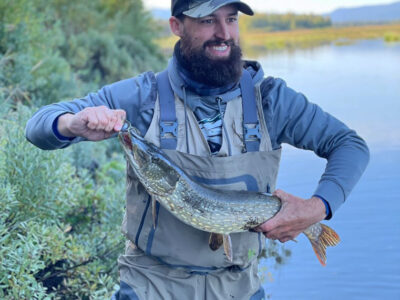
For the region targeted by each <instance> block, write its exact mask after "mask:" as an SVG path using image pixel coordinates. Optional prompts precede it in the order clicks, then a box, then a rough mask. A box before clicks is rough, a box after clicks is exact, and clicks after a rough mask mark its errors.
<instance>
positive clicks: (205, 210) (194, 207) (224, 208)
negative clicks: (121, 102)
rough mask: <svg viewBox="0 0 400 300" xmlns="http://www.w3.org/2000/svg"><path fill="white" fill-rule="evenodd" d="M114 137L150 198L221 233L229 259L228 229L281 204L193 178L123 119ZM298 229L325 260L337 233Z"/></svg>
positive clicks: (249, 223)
mask: <svg viewBox="0 0 400 300" xmlns="http://www.w3.org/2000/svg"><path fill="white" fill-rule="evenodd" d="M119 140H120V142H121V145H122V148H123V149H124V152H125V155H126V158H127V160H128V162H129V164H130V166H131V167H132V169H133V171H134V172H135V174H136V176H137V177H138V179H139V181H140V182H141V183H142V185H143V186H144V188H145V189H146V190H147V192H148V193H149V194H150V195H151V196H152V198H153V199H155V200H156V201H158V202H160V203H161V205H163V206H164V207H165V208H166V209H167V210H168V211H169V212H171V213H172V214H173V215H174V216H175V217H177V218H178V219H179V220H181V221H182V222H184V223H186V224H188V225H190V226H193V227H194V228H196V229H199V230H203V231H207V232H210V233H213V234H221V235H223V236H224V239H223V243H224V249H225V252H226V254H227V256H228V258H229V259H230V260H232V253H227V252H229V251H230V250H229V249H230V246H229V244H230V238H229V234H230V233H235V232H245V231H248V230H250V229H252V228H255V227H257V226H259V225H261V224H263V223H264V222H266V221H267V220H269V219H271V218H272V217H273V216H275V215H276V214H277V213H278V212H279V210H280V209H281V201H280V200H279V198H278V197H276V196H273V195H271V194H267V193H260V192H253V191H231V190H219V189H216V188H212V187H209V186H206V185H203V184H200V183H198V182H195V181H193V180H192V179H191V178H190V177H189V176H188V175H187V174H186V173H185V172H184V171H183V170H182V169H180V168H179V167H178V166H176V165H175V164H174V163H173V162H171V161H170V160H169V158H168V156H167V155H166V154H165V153H164V152H163V151H162V150H161V149H159V148H157V147H156V146H155V145H153V144H151V143H149V142H148V141H146V140H145V139H144V138H143V137H141V135H140V133H139V131H138V130H137V129H136V128H134V127H132V126H131V125H130V124H129V123H126V124H125V125H124V127H123V129H122V130H121V131H120V133H119ZM303 233H304V234H305V235H306V236H307V237H308V239H309V240H310V242H311V245H312V247H313V250H314V252H315V253H316V255H317V258H318V260H319V261H320V263H321V264H322V265H325V262H326V248H327V246H335V245H337V244H338V243H339V241H340V238H339V236H338V235H337V233H336V232H335V231H334V230H332V229H331V228H330V227H328V226H326V225H324V224H321V223H316V224H313V225H311V226H310V227H309V228H307V229H306V230H305V231H304V232H303ZM210 247H211V242H210ZM213 250H215V249H214V248H213Z"/></svg>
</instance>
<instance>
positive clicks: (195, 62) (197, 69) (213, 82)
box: [180, 38, 243, 87]
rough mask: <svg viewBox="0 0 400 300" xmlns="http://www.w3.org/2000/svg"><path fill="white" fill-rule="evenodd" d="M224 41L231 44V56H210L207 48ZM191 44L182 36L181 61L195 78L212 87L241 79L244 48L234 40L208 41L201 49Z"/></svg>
mask: <svg viewBox="0 0 400 300" xmlns="http://www.w3.org/2000/svg"><path fill="white" fill-rule="evenodd" d="M222 42H225V43H226V44H227V45H229V46H230V48H231V52H230V54H229V56H228V57H227V58H225V59H211V58H209V57H208V56H207V55H206V52H205V48H206V47H207V46H211V45H213V44H221V43H222ZM190 44H191V41H190V40H189V39H186V38H182V40H181V42H180V46H181V63H182V66H183V67H184V68H185V69H186V71H188V72H189V74H190V77H191V78H192V79H193V80H195V81H197V82H199V83H203V84H206V85H209V86H212V87H222V86H225V85H228V84H233V83H237V82H238V81H239V79H240V77H241V76H242V69H243V62H242V49H241V48H240V47H239V46H238V45H236V44H235V42H234V41H233V40H228V41H208V42H206V43H205V44H204V45H203V48H200V49H199V48H197V49H192V48H191V45H190Z"/></svg>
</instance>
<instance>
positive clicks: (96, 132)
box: [57, 106, 126, 141]
mask: <svg viewBox="0 0 400 300" xmlns="http://www.w3.org/2000/svg"><path fill="white" fill-rule="evenodd" d="M125 118H126V112H125V111H124V110H121V109H116V110H113V109H109V108H108V107H105V106H96V107H87V108H85V109H84V110H82V111H80V112H78V113H77V114H75V115H74V114H64V115H61V116H60V117H59V118H58V124H57V130H58V132H59V133H60V134H62V135H63V136H65V137H76V136H80V137H84V138H86V139H88V140H89V141H100V140H104V139H107V138H109V137H110V136H112V135H113V134H114V133H116V132H118V131H120V130H121V128H122V125H123V124H124V121H125Z"/></svg>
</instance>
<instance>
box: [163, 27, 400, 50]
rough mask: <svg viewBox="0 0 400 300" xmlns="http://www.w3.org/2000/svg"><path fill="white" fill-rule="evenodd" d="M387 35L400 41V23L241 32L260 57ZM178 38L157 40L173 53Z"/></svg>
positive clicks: (244, 45)
mask: <svg viewBox="0 0 400 300" xmlns="http://www.w3.org/2000/svg"><path fill="white" fill-rule="evenodd" d="M365 39H384V40H385V41H387V42H399V41H400V23H399V24H386V25H365V26H348V27H328V28H317V29H297V30H290V31H276V32H265V31H245V32H244V33H243V32H242V34H241V44H242V48H243V51H244V53H246V56H250V57H257V56H258V55H259V54H260V53H262V54H265V52H266V51H276V50H283V49H298V48H312V47H315V46H319V45H323V44H327V43H332V42H333V43H335V44H338V45H342V44H351V43H353V42H354V41H356V40H365ZM176 41H177V38H176V37H175V36H168V37H163V38H161V39H158V40H157V41H156V43H157V44H158V45H159V46H160V47H161V48H162V49H163V51H164V52H165V53H167V54H170V53H172V49H173V46H174V44H175V43H176Z"/></svg>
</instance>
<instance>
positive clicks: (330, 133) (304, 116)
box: [261, 77, 369, 215]
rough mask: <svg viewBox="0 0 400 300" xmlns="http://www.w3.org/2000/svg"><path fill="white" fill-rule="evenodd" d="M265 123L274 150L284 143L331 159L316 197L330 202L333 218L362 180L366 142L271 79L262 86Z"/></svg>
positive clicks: (333, 118) (328, 160)
mask: <svg viewBox="0 0 400 300" xmlns="http://www.w3.org/2000/svg"><path fill="white" fill-rule="evenodd" d="M261 93H262V97H263V110H264V115H265V121H266V124H267V128H268V130H269V133H270V137H271V142H272V145H273V147H274V148H279V147H280V146H281V144H282V143H287V144H290V145H292V146H294V147H296V148H300V149H307V150H312V151H314V152H315V153H316V154H317V155H318V156H319V157H322V158H325V159H327V165H326V169H325V172H324V173H323V174H322V176H321V179H320V181H319V183H318V186H317V188H316V190H315V191H314V193H313V195H318V196H319V197H321V198H323V199H324V200H325V201H327V202H328V204H329V207H330V210H331V215H333V214H334V213H335V212H336V210H337V209H338V208H339V207H340V205H341V204H342V203H343V202H344V201H345V200H346V198H347V196H348V195H349V193H350V192H351V190H352V189H353V187H354V186H355V184H356V183H357V182H358V180H359V179H360V177H361V175H362V173H363V172H364V170H365V168H366V166H367V164H368V161H369V150H368V147H367V145H366V143H365V141H364V140H363V139H362V138H361V137H360V136H358V135H357V133H356V132H355V131H354V130H351V129H350V128H348V127H347V126H346V125H345V124H343V123H342V122H341V121H339V120H338V119H336V118H335V117H333V116H332V115H330V114H328V113H326V112H324V111H323V110H322V109H321V108H320V107H319V106H318V105H316V104H313V103H311V102H309V101H308V100H307V99H306V97H305V96H304V95H303V94H301V93H298V92H296V91H294V90H292V89H290V88H288V87H287V86H286V83H285V82H284V81H283V80H281V79H275V78H272V77H269V78H267V79H265V80H264V81H263V83H262V85H261Z"/></svg>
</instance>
